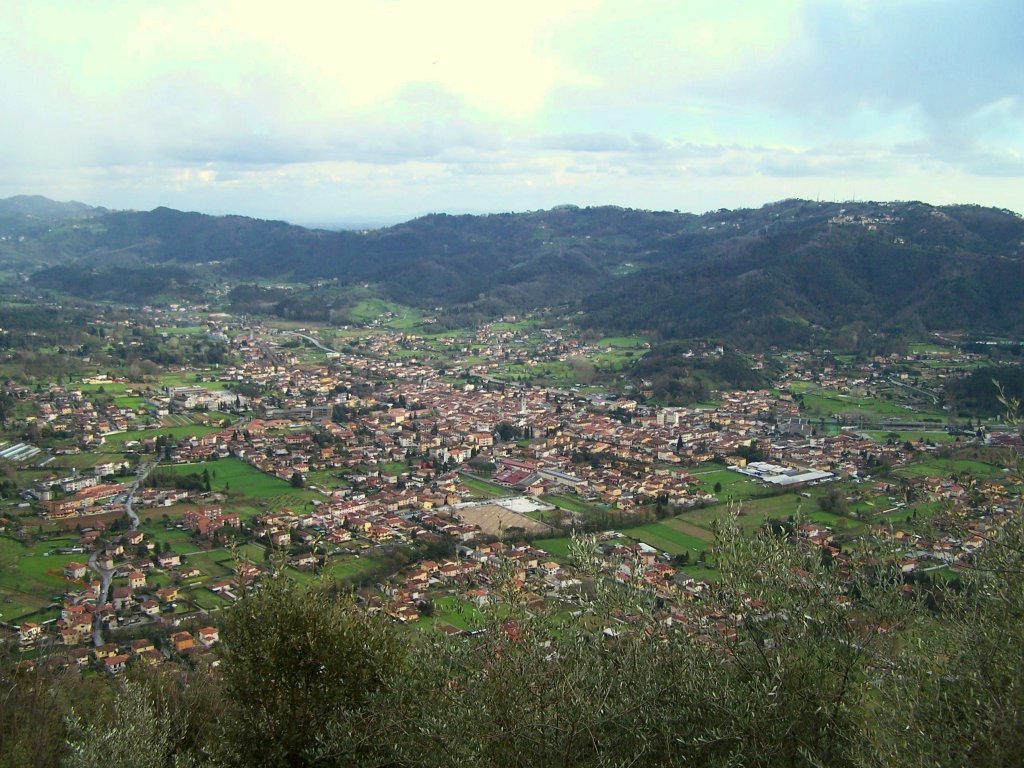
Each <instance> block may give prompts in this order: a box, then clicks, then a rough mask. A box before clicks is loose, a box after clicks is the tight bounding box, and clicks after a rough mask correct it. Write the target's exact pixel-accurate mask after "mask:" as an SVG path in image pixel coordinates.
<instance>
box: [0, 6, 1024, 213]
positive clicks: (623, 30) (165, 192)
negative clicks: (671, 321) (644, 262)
mask: <svg viewBox="0 0 1024 768" xmlns="http://www.w3.org/2000/svg"><path fill="white" fill-rule="evenodd" d="M0 72H2V74H0V99H2V100H0V103H2V104H3V111H2V117H0V170H2V173H0V197H6V196H9V195H15V194H43V195H46V196H48V197H52V198H54V199H58V200H69V199H77V200H81V201H82V202H86V203H90V204H94V205H105V206H107V207H112V208H135V209H140V210H141V209H149V208H153V207H156V206H158V205H167V206H171V207H174V208H181V209H185V210H198V211H204V212H208V213H241V214H246V215H251V216H259V217H263V218H282V219H287V220H290V221H295V222H299V223H308V222H332V221H341V220H358V219H367V220H388V221H399V220H402V219H405V218H409V217H411V216H414V215H418V214H422V213H426V212H430V211H447V212H472V213H482V212H497V211H521V210H532V209H537V208H547V207H550V206H552V205H558V204H562V203H575V204H578V205H598V204H615V205H622V206H627V207H637V208H650V209H668V210H671V209H680V210H686V211H694V212H703V211H706V210H710V209H715V208H722V207H727V208H737V207H747V206H759V205H761V204H763V203H765V202H769V201H773V200H778V199H782V198H786V197H805V198H811V199H814V198H821V199H823V200H847V199H851V198H856V199H875V200H894V199H898V200H906V199H917V200H924V201H926V202H931V203H947V202H974V203H980V204H984V205H996V206H1000V207H1005V208H1010V209H1013V210H1016V211H1024V0H877V1H876V0H757V1H756V2H753V1H747V2H741V1H740V0H735V1H730V0H708V1H705V0H667V1H665V2H657V1H651V2H644V0H624V1H623V2H610V1H609V2H601V1H600V0H579V1H578V2H577V1H576V0H517V2H515V3H511V2H500V3H499V2H492V1H491V0H469V1H468V2H449V1H447V0H429V1H428V0H386V1H384V0H381V1H379V2H372V1H371V0H335V2H316V3H314V2H303V0H289V1H288V2H273V3H271V2H263V1H262V0H241V1H239V2H218V1H217V0H202V2H175V1H174V0H167V1H166V2H146V1H144V0H131V1H130V2H129V1H125V2H117V1H116V0H104V1H103V2H98V3H94V2H81V0H68V1H66V2H65V1H52V2H51V1H49V0H32V2H20V1H19V0H0Z"/></svg>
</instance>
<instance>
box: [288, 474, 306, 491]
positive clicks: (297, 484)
mask: <svg viewBox="0 0 1024 768" xmlns="http://www.w3.org/2000/svg"><path fill="white" fill-rule="evenodd" d="M291 486H292V488H305V487H306V481H305V480H303V479H302V473H301V472H292V479H291Z"/></svg>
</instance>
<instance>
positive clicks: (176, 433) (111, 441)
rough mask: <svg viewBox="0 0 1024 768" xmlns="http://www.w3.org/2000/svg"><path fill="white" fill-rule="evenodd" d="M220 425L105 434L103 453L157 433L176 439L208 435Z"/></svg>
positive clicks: (120, 448)
mask: <svg viewBox="0 0 1024 768" xmlns="http://www.w3.org/2000/svg"><path fill="white" fill-rule="evenodd" d="M219 430H220V427H205V426H202V425H199V424H189V425H185V426H180V427H160V428H159V429H141V430H134V431H131V432H121V433H120V434H116V435H107V437H106V439H105V440H104V441H103V448H102V451H103V453H120V452H121V451H122V450H123V449H124V444H125V443H128V442H131V441H133V440H145V439H146V438H147V437H157V436H158V435H170V436H171V437H174V438H176V439H179V440H180V439H181V438H183V437H193V436H194V437H199V436H201V435H208V434H210V433H211V432H217V431H219Z"/></svg>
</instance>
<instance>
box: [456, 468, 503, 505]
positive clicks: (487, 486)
mask: <svg viewBox="0 0 1024 768" xmlns="http://www.w3.org/2000/svg"><path fill="white" fill-rule="evenodd" d="M459 483H460V484H461V485H464V486H466V487H467V488H469V490H470V491H471V492H472V493H473V494H475V495H477V496H483V497H485V498H491V499H496V498H499V497H501V496H508V495H509V490H508V488H502V487H501V486H500V485H497V484H495V483H489V482H487V481H486V480H481V479H479V478H477V477H471V476H470V475H467V474H465V473H461V472H460V473H459Z"/></svg>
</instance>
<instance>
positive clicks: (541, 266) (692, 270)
mask: <svg viewBox="0 0 1024 768" xmlns="http://www.w3.org/2000/svg"><path fill="white" fill-rule="evenodd" d="M0 237H3V239H2V240H0V272H2V273H3V274H5V275H13V276H14V279H13V280H12V279H11V278H8V286H10V285H11V284H18V283H20V282H22V281H23V280H24V279H28V280H29V282H30V285H33V286H35V287H37V288H44V289H52V290H57V291H62V292H67V293H72V294H75V295H78V296H82V297H86V298H104V299H116V300H132V301H139V300H147V301H151V300H155V299H157V298H159V297H161V296H162V297H171V296H173V295H175V293H178V294H183V293H186V292H187V293H188V294H189V295H195V292H196V291H197V290H202V289H203V288H205V287H207V286H209V285H211V284H212V283H214V282H216V281H225V282H227V283H228V284H235V285H237V284H240V283H244V282H247V281H254V280H257V279H272V280H275V281H284V282H293V283H295V282H298V283H310V282H314V281H322V280H328V281H331V282H330V285H331V286H335V287H336V288H337V289H338V290H343V289H344V287H345V286H347V285H369V286H370V287H371V289H372V290H374V291H375V292H376V293H377V294H379V295H380V296H382V297H384V298H388V299H393V300H397V301H400V302H403V303H406V304H411V305H415V306H421V307H427V308H433V307H439V306H440V307H445V308H446V309H449V310H451V309H463V310H468V311H475V312H478V313H479V312H483V313H487V314H493V313H500V312H505V311H517V310H523V309H528V308H532V307H536V306H552V305H557V306H561V307H563V308H564V309H565V310H566V311H567V312H576V311H579V310H582V311H583V312H584V314H583V315H582V316H578V319H579V321H580V322H581V323H582V324H584V325H592V326H595V327H600V328H602V329H606V330H620V331H641V330H651V331H657V332H659V333H660V334H661V335H662V336H663V337H678V336H694V335H703V336H707V335H712V336H716V337H719V338H723V339H732V340H734V341H739V342H750V341H756V342H760V343H763V342H769V343H778V344H793V345H796V344H804V343H808V342H809V341H810V340H812V339H816V340H827V339H829V338H838V339H840V340H842V339H846V340H851V339H853V340H855V338H856V336H857V335H859V334H863V333H865V332H868V331H877V330H883V331H894V330H899V329H903V330H907V331H909V332H911V333H920V332H922V331H924V330H928V329H964V330H968V331H975V332H990V333H1014V332H1021V331H1024V291H1022V290H1020V286H1021V285H1024V280H1022V278H1024V259H1022V254H1024V220H1022V219H1021V217H1020V216H1019V215H1017V214H1014V213H1012V212H1009V211H1003V210H996V209H990V208H980V207H977V206H967V205H964V206H945V207H933V206H929V205H925V204H922V203H814V202H807V201H800V200H786V201H782V202H778V203H773V204H770V205H766V206H764V207H762V208H760V209H749V210H736V211H729V210H720V211H714V212H710V213H706V214H703V215H700V216H698V215H693V214H685V213H671V212H651V211H641V210H630V209H622V208H615V207H600V208H577V207H574V206H563V207H559V208H555V209H552V210H549V211H536V212H530V213H519V214H494V215H488V216H449V215H444V214H436V215H429V216H424V217H422V218H419V219H415V220H413V221H409V222H406V223H404V224H400V225H397V226H393V227H389V228H386V229H379V230H370V231H364V232H332V231H324V230H310V229H305V228H302V227H297V226H293V225H289V224H286V223H283V222H274V221H261V220H255V219H250V218H245V217H240V216H222V217H214V216H206V215H202V214H196V213H182V212H180V211H174V210H170V209H167V208H157V209H156V210H153V211H149V212H126V211H121V212H111V211H107V210H105V209H90V208H88V207H87V206H82V205H81V204H56V203H52V202H51V201H45V200H44V199H42V198H23V197H22V198H11V199H9V200H5V201H0ZM332 300H333V299H331V298H330V296H329V294H328V298H325V299H323V301H325V302H326V303H327V304H329V303H330V301H332ZM328 309H330V307H329V306H326V307H324V311H325V312H326V311H327V310H328Z"/></svg>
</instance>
